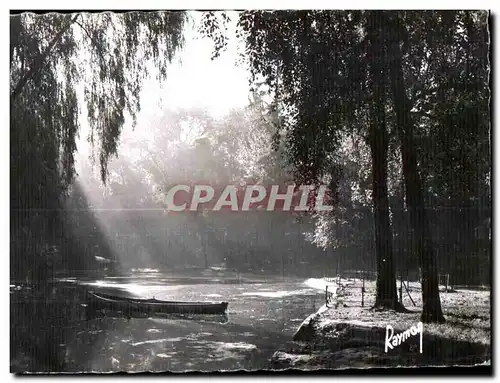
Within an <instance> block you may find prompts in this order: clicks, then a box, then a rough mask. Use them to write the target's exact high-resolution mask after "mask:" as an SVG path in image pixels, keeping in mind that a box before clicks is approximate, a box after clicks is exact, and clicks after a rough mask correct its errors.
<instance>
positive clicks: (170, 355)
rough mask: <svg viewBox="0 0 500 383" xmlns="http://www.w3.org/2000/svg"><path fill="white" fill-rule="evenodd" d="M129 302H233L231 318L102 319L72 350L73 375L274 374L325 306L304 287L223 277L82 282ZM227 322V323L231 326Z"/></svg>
mask: <svg viewBox="0 0 500 383" xmlns="http://www.w3.org/2000/svg"><path fill="white" fill-rule="evenodd" d="M74 283H77V284H78V285H79V286H82V287H85V288H90V289H94V290H96V291H103V292H112V293H116V294H120V295H123V296H137V297H144V298H152V297H155V298H157V299H164V300H183V301H228V302H229V308H228V316H227V318H226V319H225V320H223V318H220V317H218V316H214V317H211V316H204V317H192V318H189V319H179V318H132V319H130V320H128V319H125V318H112V317H103V318H94V319H90V320H88V321H82V323H81V328H78V329H75V334H74V337H73V338H72V340H71V341H70V342H68V344H67V351H66V359H67V361H68V363H69V364H68V369H69V370H70V371H95V372H104V371H129V372H139V371H165V370H169V371H179V372H180V371H188V370H196V371H218V370H241V369H243V370H255V369H262V368H266V366H267V362H268V359H269V358H270V356H271V355H272V354H273V353H274V352H275V351H276V349H277V348H279V347H280V346H281V345H282V344H283V343H285V342H286V341H289V340H291V338H292V335H293V333H294V332H295V331H296V329H297V327H298V326H299V325H300V323H301V322H302V321H303V320H304V319H305V318H306V317H307V316H308V315H309V314H311V313H312V312H314V311H316V310H317V309H318V308H319V307H320V306H321V305H322V304H323V299H324V298H323V292H322V291H321V290H319V289H314V288H311V287H310V286H308V285H307V284H305V283H304V280H300V279H283V278H281V277H276V278H270V277H266V278H264V277H257V276H249V275H247V276H241V275H238V276H235V275H234V274H233V275H224V274H222V273H217V274H215V273H214V274H212V275H208V274H205V275H202V274H201V275H199V276H196V277H193V276H191V277H185V278H179V277H177V276H176V277H174V276H172V275H170V276H169V275H165V274H159V273H144V274H140V275H134V276H130V277H127V278H124V277H119V278H106V279H104V280H93V281H92V280H91V281H88V280H87V281H82V280H79V281H74ZM224 322H225V323H224Z"/></svg>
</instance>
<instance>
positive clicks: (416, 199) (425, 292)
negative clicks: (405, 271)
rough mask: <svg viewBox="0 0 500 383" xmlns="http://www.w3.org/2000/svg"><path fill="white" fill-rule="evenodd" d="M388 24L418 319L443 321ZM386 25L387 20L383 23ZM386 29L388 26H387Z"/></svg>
mask: <svg viewBox="0 0 500 383" xmlns="http://www.w3.org/2000/svg"><path fill="white" fill-rule="evenodd" d="M398 24H399V23H398V22H397V23H396V24H392V27H394V30H395V31H396V35H395V36H391V37H395V38H394V39H393V43H392V44H390V51H389V57H391V59H390V61H389V78H390V81H391V89H392V97H393V103H394V109H395V112H396V129H397V131H398V134H399V137H400V140H401V154H402V163H403V174H404V179H405V189H406V190H405V191H406V203H407V206H408V210H409V214H410V221H411V224H412V226H413V229H414V231H415V241H416V251H417V254H418V256H419V259H420V266H421V269H422V301H423V309H422V321H423V322H444V317H443V313H442V310H441V301H440V298H439V284H438V272H437V267H436V262H435V259H434V249H433V245H432V239H431V233H430V228H429V223H428V219H427V214H426V212H425V206H424V198H423V191H422V183H421V179H420V174H419V172H418V166H417V155H416V148H415V144H414V139H413V122H412V119H411V107H410V100H409V99H408V97H407V95H406V88H405V84H404V77H403V67H402V53H401V48H400V45H399V43H400V41H401V40H402V39H401V37H402V36H401V34H400V33H398V32H402V28H403V27H402V26H401V25H398ZM386 25H389V20H388V22H387V23H386ZM388 28H390V27H388Z"/></svg>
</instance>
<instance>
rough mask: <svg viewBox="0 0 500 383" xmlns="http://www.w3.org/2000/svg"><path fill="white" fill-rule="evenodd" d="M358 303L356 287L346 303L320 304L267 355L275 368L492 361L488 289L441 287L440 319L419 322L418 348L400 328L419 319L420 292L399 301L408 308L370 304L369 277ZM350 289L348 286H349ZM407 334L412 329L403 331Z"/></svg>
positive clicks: (414, 338) (372, 294)
mask: <svg viewBox="0 0 500 383" xmlns="http://www.w3.org/2000/svg"><path fill="white" fill-rule="evenodd" d="M366 287H367V288H366V294H365V297H364V300H365V305H364V307H361V297H360V294H357V293H356V292H357V289H355V288H354V289H351V290H350V292H351V294H349V293H347V294H346V296H344V297H343V299H344V301H343V302H344V303H345V306H344V305H341V307H338V308H333V307H332V308H327V307H326V306H325V305H323V306H322V307H321V308H320V309H319V310H318V311H316V312H315V313H312V314H310V315H309V316H308V317H307V318H306V319H305V320H304V321H303V322H302V323H301V324H300V326H299V327H298V329H297V331H296V332H295V334H294V336H293V340H292V341H290V342H287V343H286V344H284V345H282V346H281V347H280V348H279V349H277V350H276V351H275V353H274V354H273V356H272V357H271V358H270V361H269V362H270V363H269V364H270V367H271V368H272V369H274V370H287V369H300V370H316V369H321V370H325V369H328V370H330V369H333V370H342V369H356V368H360V369H365V368H387V367H403V368H404V367H431V366H436V367H437V366H440V367H449V366H477V365H486V366H490V367H491V323H490V293H489V292H484V291H475V290H459V291H455V292H454V293H442V294H441V300H442V303H443V311H444V315H445V317H446V319H447V322H446V323H444V324H423V334H422V348H423V350H422V353H420V344H419V343H420V337H419V336H408V337H406V336H405V339H404V341H403V339H402V338H403V336H402V334H404V332H405V331H406V330H409V329H411V328H412V326H417V324H418V323H419V322H420V310H421V297H420V296H419V295H420V294H419V292H418V294H417V292H416V293H415V294H412V297H413V299H414V300H415V301H416V306H415V307H413V305H411V303H410V301H409V298H408V297H406V298H407V299H406V300H404V301H403V303H404V304H405V306H406V307H407V309H408V312H406V313H399V312H395V311H375V310H371V309H370V308H371V306H372V304H373V303H374V298H375V286H374V283H373V282H369V283H367V286H366ZM348 291H349V290H348ZM387 326H390V327H392V331H393V334H394V337H395V338H396V339H397V334H400V338H401V339H400V340H399V341H397V344H396V346H393V349H388V351H387V352H386V351H385V348H386V341H387V337H389V336H390V333H389V330H388V327H387ZM407 334H410V335H411V333H409V332H408V333H407Z"/></svg>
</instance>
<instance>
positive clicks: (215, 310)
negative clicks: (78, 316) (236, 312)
mask: <svg viewBox="0 0 500 383" xmlns="http://www.w3.org/2000/svg"><path fill="white" fill-rule="evenodd" d="M227 306H228V302H177V301H160V300H157V299H140V298H122V297H116V296H112V295H109V294H103V293H96V292H92V291H89V307H90V308H92V309H94V310H111V311H122V312H124V313H126V314H133V313H148V314H153V313H164V314H224V313H225V312H226V310H227Z"/></svg>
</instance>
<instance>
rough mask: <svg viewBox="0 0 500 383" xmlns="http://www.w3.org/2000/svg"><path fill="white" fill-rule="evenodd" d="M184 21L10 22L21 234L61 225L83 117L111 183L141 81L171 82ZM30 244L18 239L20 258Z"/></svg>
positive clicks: (53, 18) (109, 16)
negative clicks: (111, 168) (149, 78)
mask: <svg viewBox="0 0 500 383" xmlns="http://www.w3.org/2000/svg"><path fill="white" fill-rule="evenodd" d="M185 20H186V15H185V14H184V13H183V12H155V13H152V12H151V13H145V12H129V13H122V14H113V13H110V12H107V13H100V14H96V13H93V14H90V13H85V14H84V13H79V14H73V15H65V14H57V13H50V14H43V15H34V14H29V13H23V14H21V15H15V16H11V20H10V22H11V25H10V27H11V34H10V82H11V89H10V95H11V96H10V114H11V119H10V131H11V150H10V162H11V164H12V167H11V182H10V185H11V186H10V188H11V189H10V195H11V213H12V214H11V224H12V226H13V228H12V231H11V232H12V234H13V236H16V232H18V231H20V232H23V231H26V230H27V228H30V229H29V230H30V231H31V232H33V233H36V234H35V237H37V238H38V240H40V241H43V240H44V239H45V238H49V237H50V236H51V235H50V232H51V231H53V230H55V228H57V227H59V226H60V225H59V224H58V222H59V221H60V219H61V217H60V214H59V213H58V212H59V210H60V207H61V206H62V205H63V197H64V195H65V194H66V193H67V191H68V190H69V189H68V188H69V185H70V184H71V183H72V181H73V178H74V153H75V151H76V149H77V148H76V137H77V135H78V134H79V132H80V130H81V123H80V119H79V116H80V113H81V112H82V111H84V112H85V111H86V112H87V122H88V125H89V128H90V134H89V140H90V142H91V143H92V145H93V147H96V148H97V150H96V151H97V154H98V158H99V163H100V168H101V178H102V180H103V181H105V180H106V176H107V163H108V161H109V159H110V158H111V156H113V155H115V154H116V153H117V142H118V138H119V135H120V132H121V129H122V127H123V125H124V123H125V118H126V116H127V115H129V116H131V117H132V119H134V118H135V116H136V114H137V112H138V110H139V108H140V102H139V94H140V90H141V84H142V81H143V80H144V79H145V78H146V76H148V75H149V72H151V70H152V69H154V68H156V70H157V73H156V75H157V77H158V79H159V80H163V79H165V77H166V73H167V66H168V64H169V62H170V61H171V60H172V58H173V56H174V53H175V52H176V50H177V49H178V48H180V47H181V46H182V42H183V40H182V29H183V25H184V23H185ZM124 36H125V39H124ZM82 101H83V102H82ZM23 246H25V245H24V244H23V243H22V242H21V243H17V244H16V246H15V247H14V248H13V249H12V251H11V255H12V256H14V257H15V255H16V253H18V254H22V256H23V257H24V256H26V255H25V254H28V255H29V256H31V254H33V252H32V251H28V252H26V251H23ZM40 258H41V257H36V256H35V257H34V261H38V260H40ZM41 262H42V263H43V260H42V261H41ZM27 263H28V264H29V261H28V262H27Z"/></svg>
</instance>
